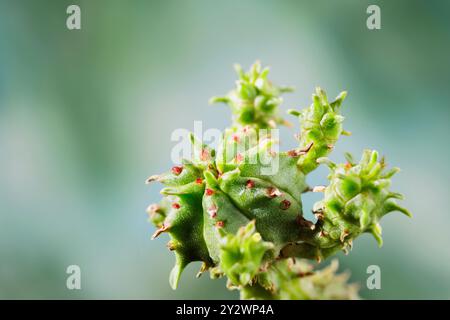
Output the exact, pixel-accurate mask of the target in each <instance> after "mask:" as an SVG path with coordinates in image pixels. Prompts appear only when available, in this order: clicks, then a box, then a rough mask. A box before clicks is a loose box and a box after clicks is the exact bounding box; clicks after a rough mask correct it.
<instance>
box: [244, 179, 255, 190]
mask: <svg viewBox="0 0 450 320" xmlns="http://www.w3.org/2000/svg"><path fill="white" fill-rule="evenodd" d="M245 186H246V187H247V189H251V188H253V187H254V186H255V182H254V181H253V180H247V183H246V184H245Z"/></svg>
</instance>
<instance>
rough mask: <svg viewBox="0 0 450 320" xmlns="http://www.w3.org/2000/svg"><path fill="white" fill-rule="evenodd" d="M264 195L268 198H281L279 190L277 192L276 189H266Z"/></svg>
mask: <svg viewBox="0 0 450 320" xmlns="http://www.w3.org/2000/svg"><path fill="white" fill-rule="evenodd" d="M266 193H267V196H268V197H269V198H275V197H278V196H281V192H280V190H278V189H277V188H273V187H269V188H267V191H266Z"/></svg>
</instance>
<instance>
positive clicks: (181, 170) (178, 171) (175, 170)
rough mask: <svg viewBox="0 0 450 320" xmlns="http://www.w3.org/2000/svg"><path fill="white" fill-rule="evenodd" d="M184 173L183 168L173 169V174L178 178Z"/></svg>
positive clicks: (176, 167)
mask: <svg viewBox="0 0 450 320" xmlns="http://www.w3.org/2000/svg"><path fill="white" fill-rule="evenodd" d="M181 172H183V167H178V166H175V167H173V168H172V173H173V174H174V175H176V176H178V175H180V174H181Z"/></svg>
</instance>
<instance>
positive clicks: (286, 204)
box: [280, 199, 291, 210]
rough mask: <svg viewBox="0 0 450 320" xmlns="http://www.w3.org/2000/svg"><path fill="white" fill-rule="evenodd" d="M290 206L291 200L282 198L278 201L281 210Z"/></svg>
mask: <svg viewBox="0 0 450 320" xmlns="http://www.w3.org/2000/svg"><path fill="white" fill-rule="evenodd" d="M290 206H291V202H290V201H289V200H286V199H285V200H283V201H281V202H280V208H281V210H287V209H289V207H290Z"/></svg>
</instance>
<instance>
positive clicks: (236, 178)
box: [148, 64, 409, 299]
mask: <svg viewBox="0 0 450 320" xmlns="http://www.w3.org/2000/svg"><path fill="white" fill-rule="evenodd" d="M238 74H239V80H238V86H237V88H236V89H235V90H233V91H232V92H231V93H230V94H229V95H228V96H227V97H225V98H214V99H213V100H214V101H222V102H225V103H228V104H229V105H230V106H231V108H232V111H233V114H234V123H233V125H232V127H230V128H228V129H226V130H225V131H224V134H223V143H222V145H221V146H220V147H219V148H218V150H217V151H216V150H212V149H210V148H209V147H208V146H206V145H203V144H202V143H201V142H199V141H197V140H196V139H195V137H193V136H191V140H192V144H193V150H194V154H193V157H192V159H191V160H190V161H187V160H184V162H183V165H182V166H180V167H174V168H173V169H172V171H170V172H168V173H165V174H162V175H158V176H152V177H150V178H149V179H148V182H151V181H159V182H161V183H163V184H164V185H166V186H167V187H166V188H164V189H163V190H162V191H161V193H162V194H163V195H164V196H165V197H164V199H163V200H162V202H161V203H160V204H158V205H152V206H151V207H149V213H150V220H151V221H152V222H153V223H154V224H155V225H156V226H157V227H158V228H159V229H158V230H157V232H156V233H155V235H154V237H156V236H158V235H159V234H160V233H162V232H168V233H169V235H170V237H171V241H170V242H169V244H168V247H169V249H170V250H174V251H175V255H176V264H175V267H174V268H173V270H172V272H171V275H170V283H171V286H172V287H173V288H176V286H177V284H178V281H179V278H180V275H181V272H182V271H183V269H184V268H185V266H186V265H187V264H188V263H190V262H192V261H202V262H203V265H202V268H201V270H200V272H203V271H205V270H206V269H210V270H211V276H212V277H218V276H223V275H226V276H227V277H228V279H229V287H230V288H238V289H240V290H241V297H242V298H246V299H247V298H255V299H256V298H267V299H269V298H270V299H320V298H324V299H329V298H340V299H344V298H355V297H357V295H356V293H355V289H354V287H353V286H351V285H347V284H346V278H345V277H343V276H342V277H341V276H335V275H334V271H335V267H333V268H331V269H327V270H328V271H323V272H321V271H319V272H318V273H317V276H313V274H312V271H308V272H307V273H308V274H307V275H305V274H303V273H304V272H303V271H301V270H300V271H299V269H298V268H300V267H299V266H295V265H294V266H292V265H290V264H288V262H287V260H286V259H287V258H289V259H295V258H306V259H315V260H317V261H321V260H322V259H324V258H326V257H328V256H330V255H332V254H334V253H335V252H336V251H338V250H344V251H347V250H348V248H351V245H352V242H353V240H354V239H355V238H356V237H357V236H359V235H360V234H361V233H364V232H371V233H372V234H373V235H374V236H375V237H376V239H377V241H378V242H379V243H380V244H381V228H380V226H379V220H380V219H381V217H382V216H384V215H385V214H386V213H388V212H391V211H395V210H398V211H402V212H404V213H406V214H408V215H409V213H408V212H407V211H406V210H405V209H403V208H401V207H399V206H398V205H397V204H396V203H395V202H394V200H393V198H400V195H399V194H397V193H392V192H390V191H389V185H390V177H391V176H392V175H393V173H395V172H396V169H394V170H393V171H389V172H385V173H384V166H385V164H384V161H381V162H378V161H377V153H376V152H375V151H374V152H372V151H368V150H366V151H365V152H364V155H363V158H362V160H361V161H360V163H359V164H355V163H354V162H353V160H352V159H351V157H348V163H347V164H342V165H335V164H333V163H331V162H330V161H329V160H327V159H326V158H324V157H325V156H327V155H328V154H329V153H330V152H331V150H332V149H333V148H334V146H335V144H336V142H337V140H338V138H339V136H340V135H343V134H344V135H346V134H347V132H346V131H344V130H343V128H342V121H343V119H344V118H343V117H342V116H341V115H340V106H341V103H342V101H343V100H344V98H345V96H346V93H345V92H343V93H341V94H340V95H339V96H338V97H337V98H336V99H335V100H334V101H332V102H329V101H328V99H327V97H326V94H325V92H324V91H323V90H321V89H320V88H317V90H316V93H315V94H314V95H313V103H312V105H311V106H310V107H308V108H306V109H304V110H302V111H295V110H290V111H289V113H291V114H293V115H295V116H298V117H299V119H300V139H299V147H298V148H297V149H295V150H290V151H287V152H278V153H275V154H274V152H273V150H271V147H272V146H273V145H274V144H276V143H277V141H275V139H273V138H272V137H271V136H270V132H268V131H267V130H265V129H266V128H268V127H274V126H276V124H281V123H285V122H284V121H283V120H282V119H281V117H280V116H279V115H278V104H279V103H280V102H281V100H280V98H279V94H281V93H282V92H284V91H286V90H284V89H280V88H278V87H276V86H273V85H272V84H271V83H270V82H269V81H268V80H267V70H266V69H264V70H263V71H261V67H260V66H259V64H255V65H254V66H253V67H252V68H251V70H250V71H249V72H248V73H244V72H243V71H242V69H240V68H238ZM273 101H276V102H277V103H273ZM264 104H270V107H269V106H266V105H264ZM249 108H252V110H251V111H249ZM249 114H251V115H252V116H249ZM255 159H256V160H257V161H254V160H255ZM275 161H278V163H277V164H278V168H279V169H278V170H277V171H276V172H274V173H272V174H270V175H267V173H266V172H267V170H265V169H268V168H269V167H270V166H271V165H273V164H274V162H275ZM320 163H326V164H328V165H329V167H330V169H331V173H330V175H329V180H330V185H329V186H328V187H326V188H324V191H325V194H324V195H325V197H324V199H323V200H322V201H320V202H318V203H316V205H315V206H314V209H313V211H314V212H315V213H316V214H317V217H318V220H317V221H316V222H315V223H313V222H310V221H307V220H305V219H304V218H303V211H302V202H301V195H302V193H304V192H307V191H310V190H311V188H310V187H308V185H307V184H306V175H307V174H308V173H310V172H311V171H313V170H314V169H316V168H317V166H318V165H319V164H320ZM280 259H281V260H280ZM299 263H300V262H299ZM300 265H301V268H303V269H305V268H306V269H308V268H311V267H310V266H309V265H308V264H307V263H306V262H304V261H302V262H301V263H300ZM308 270H309V269H308ZM299 275H300V276H299ZM322 278H323V281H320V279H322ZM330 288H332V289H330Z"/></svg>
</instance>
